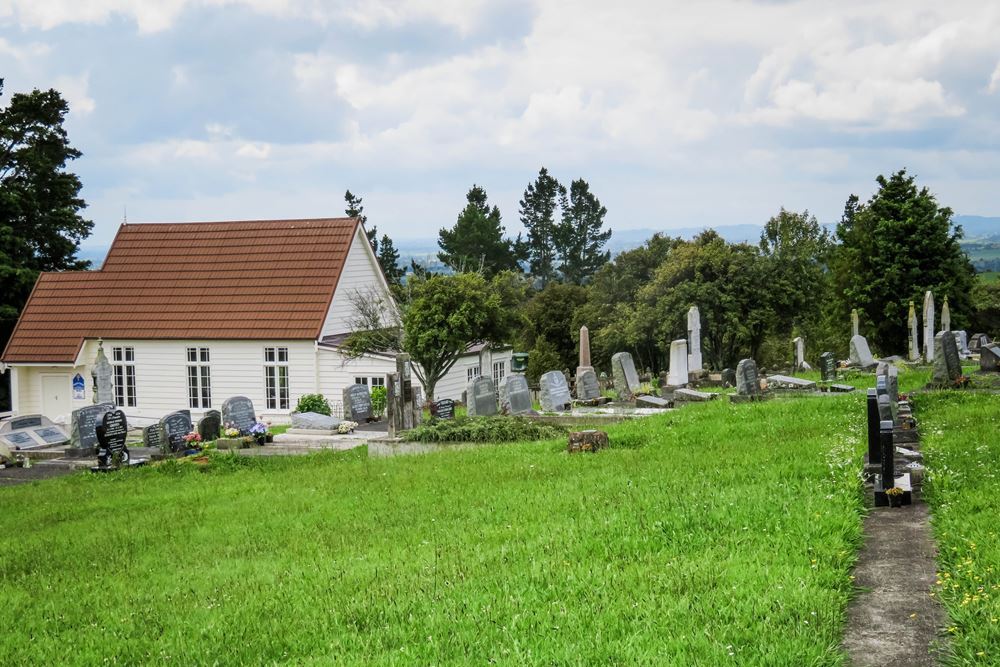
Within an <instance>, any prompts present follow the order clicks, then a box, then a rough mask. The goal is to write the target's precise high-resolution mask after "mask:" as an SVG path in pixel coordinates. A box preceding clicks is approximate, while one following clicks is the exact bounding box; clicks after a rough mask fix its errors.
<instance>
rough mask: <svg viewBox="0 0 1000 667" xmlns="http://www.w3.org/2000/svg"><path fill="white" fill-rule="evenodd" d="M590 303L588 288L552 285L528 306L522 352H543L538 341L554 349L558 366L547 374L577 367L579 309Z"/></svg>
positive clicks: (522, 331) (538, 294)
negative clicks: (577, 313) (577, 319)
mask: <svg viewBox="0 0 1000 667" xmlns="http://www.w3.org/2000/svg"><path fill="white" fill-rule="evenodd" d="M586 302H587V290H586V289H585V288H583V287H580V286H579V285H568V284H563V283H549V284H548V285H546V286H545V289H543V290H541V291H540V292H537V293H536V294H535V295H534V296H533V297H532V298H531V300H530V301H528V302H527V304H526V305H525V306H524V308H523V313H524V319H525V324H524V327H523V328H522V330H521V336H520V338H519V340H518V343H519V345H520V346H521V348H522V349H525V350H532V349H539V346H538V341H542V340H544V341H545V345H544V346H542V347H543V348H545V349H548V348H551V349H552V351H553V352H554V353H555V357H556V358H555V365H552V366H549V367H548V368H546V369H545V371H551V370H555V369H563V368H570V369H572V368H576V365H577V360H578V354H577V344H578V342H579V340H578V339H579V327H578V326H574V323H575V321H576V312H577V310H578V309H579V308H580V307H581V306H583V304H585V303H586ZM529 361H530V359H529ZM545 371H542V372H545Z"/></svg>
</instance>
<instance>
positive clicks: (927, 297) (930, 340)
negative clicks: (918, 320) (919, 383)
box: [924, 290, 935, 363]
mask: <svg viewBox="0 0 1000 667" xmlns="http://www.w3.org/2000/svg"><path fill="white" fill-rule="evenodd" d="M934 317H935V316H934V294H933V293H931V291H930V290H927V291H926V292H925V293H924V355H925V356H924V358H925V360H926V361H927V363H931V362H932V361H934Z"/></svg>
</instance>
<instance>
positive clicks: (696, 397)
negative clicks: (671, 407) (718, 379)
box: [671, 387, 719, 403]
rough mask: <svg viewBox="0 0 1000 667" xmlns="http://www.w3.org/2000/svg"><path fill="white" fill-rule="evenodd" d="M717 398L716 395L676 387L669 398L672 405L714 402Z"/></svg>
mask: <svg viewBox="0 0 1000 667" xmlns="http://www.w3.org/2000/svg"><path fill="white" fill-rule="evenodd" d="M718 396H719V395H718V394H715V393H711V392H706V391H697V390H695V389H687V388H685V387H678V388H677V389H674V391H673V393H672V395H671V398H672V399H673V401H674V403H685V402H686V403H701V402H703V401H712V400H715V399H716V398H717V397H718Z"/></svg>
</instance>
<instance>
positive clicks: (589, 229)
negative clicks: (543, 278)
mask: <svg viewBox="0 0 1000 667" xmlns="http://www.w3.org/2000/svg"><path fill="white" fill-rule="evenodd" d="M559 205H560V207H561V208H562V223H561V224H560V225H559V227H558V229H557V230H556V236H555V240H556V245H557V248H558V250H557V252H558V253H559V257H560V259H561V264H560V265H559V272H560V273H561V274H562V277H563V280H565V281H567V282H570V283H574V284H577V285H582V284H584V283H586V282H587V281H588V280H590V279H591V278H592V277H593V275H594V273H595V272H596V271H597V269H599V268H601V266H603V265H604V264H605V263H606V262H607V261H608V259H609V258H610V257H611V253H610V252H609V251H607V250H602V248H604V245H605V244H606V243H607V242H608V239H610V238H611V230H610V229H607V230H605V229H604V216H605V215H606V214H607V212H608V209H606V208H605V207H604V206H602V205H601V201H600V200H599V199H598V198H597V197H596V196H595V195H594V193H592V192H591V191H590V185H588V184H587V181H585V180H583V179H582V178H580V179H577V180H575V181H573V182H572V183H570V186H569V193H567V192H566V188H562V187H560V189H559Z"/></svg>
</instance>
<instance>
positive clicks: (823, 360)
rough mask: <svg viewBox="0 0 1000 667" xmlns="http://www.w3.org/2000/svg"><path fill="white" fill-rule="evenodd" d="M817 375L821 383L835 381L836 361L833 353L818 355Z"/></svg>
mask: <svg viewBox="0 0 1000 667" xmlns="http://www.w3.org/2000/svg"><path fill="white" fill-rule="evenodd" d="M819 374H820V379H821V380H823V382H831V381H833V380H836V379H837V360H836V359H835V358H834V356H833V352H824V353H823V354H821V355H819Z"/></svg>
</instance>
